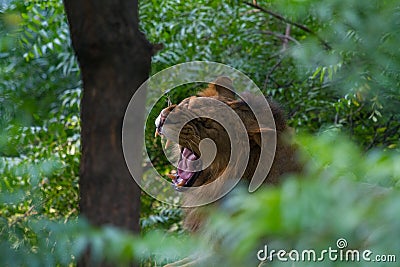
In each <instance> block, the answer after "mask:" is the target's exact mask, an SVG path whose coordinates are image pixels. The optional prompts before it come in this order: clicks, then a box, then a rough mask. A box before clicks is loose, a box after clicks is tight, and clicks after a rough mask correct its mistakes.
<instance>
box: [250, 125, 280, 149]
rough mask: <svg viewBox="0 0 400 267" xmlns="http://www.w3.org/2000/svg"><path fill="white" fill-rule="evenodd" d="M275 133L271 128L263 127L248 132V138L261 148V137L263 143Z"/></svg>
mask: <svg viewBox="0 0 400 267" xmlns="http://www.w3.org/2000/svg"><path fill="white" fill-rule="evenodd" d="M275 132H276V131H275V130H274V129H272V128H268V127H264V128H258V129H254V130H249V131H248V134H249V138H250V139H251V140H253V141H255V142H256V144H257V145H258V146H259V147H261V135H262V136H263V139H264V142H265V140H268V135H270V134H275Z"/></svg>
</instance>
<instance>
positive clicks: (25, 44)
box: [0, 0, 400, 266]
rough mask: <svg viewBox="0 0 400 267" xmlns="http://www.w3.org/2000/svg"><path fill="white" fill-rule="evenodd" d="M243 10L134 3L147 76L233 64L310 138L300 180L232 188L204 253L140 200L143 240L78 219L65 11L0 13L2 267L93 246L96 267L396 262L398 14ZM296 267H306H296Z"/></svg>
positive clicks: (376, 7) (75, 100)
mask: <svg viewBox="0 0 400 267" xmlns="http://www.w3.org/2000/svg"><path fill="white" fill-rule="evenodd" d="M249 2H251V3H252V5H248V4H245V3H244V2H241V1H208V0H201V1H195V2H193V1H192V2H191V1H174V0H168V1H156V0H152V1H141V2H140V19H141V27H142V29H143V31H144V32H145V33H146V36H147V37H148V38H149V39H150V40H151V41H152V42H153V43H163V44H164V49H163V50H161V51H159V52H158V54H156V55H155V56H154V58H153V65H152V67H153V73H155V72H157V71H159V70H161V69H164V68H166V67H168V66H171V65H174V64H177V63H181V62H185V61H190V60H210V61H218V62H222V63H225V64H228V65H230V66H232V67H235V68H237V69H239V70H241V71H243V72H244V73H246V74H247V75H248V76H249V77H251V78H252V79H253V80H254V81H255V82H256V83H257V84H258V85H259V87H260V88H261V89H262V90H263V91H264V92H265V93H266V94H267V95H270V96H271V97H272V98H274V99H276V100H277V101H279V102H280V103H281V104H282V105H283V106H284V107H285V108H286V110H287V112H288V115H289V122H290V124H291V125H292V126H294V127H295V128H296V129H297V130H298V131H299V132H302V131H307V132H310V133H311V134H312V135H304V136H301V137H300V138H299V140H298V141H299V143H300V144H301V147H302V148H303V149H304V150H305V151H306V153H305V156H303V158H304V160H305V162H306V166H307V168H306V172H305V174H304V175H302V177H291V178H289V179H287V180H286V181H285V182H284V183H283V184H282V185H281V186H279V187H275V188H269V189H264V190H260V191H257V192H256V193H255V194H252V195H248V194H247V193H245V192H243V191H241V190H240V189H238V190H237V192H234V194H232V196H231V197H230V198H227V199H226V200H225V201H224V202H223V203H222V205H221V206H220V207H219V208H218V210H216V211H215V214H214V216H213V217H212V219H211V221H210V223H209V225H208V226H207V230H208V231H209V233H211V235H212V236H211V237H207V236H205V235H202V236H200V240H199V239H197V238H193V237H191V238H189V237H188V238H185V235H184V234H183V233H182V228H181V221H180V217H181V213H182V212H181V210H180V209H178V208H176V207H171V206H168V205H165V204H162V203H159V202H156V201H154V200H153V199H151V198H150V197H149V196H147V195H145V194H143V196H142V216H141V226H142V229H143V235H141V236H132V235H129V234H127V233H125V232H123V231H121V230H118V229H114V228H111V227H105V228H101V229H97V228H93V227H92V226H90V225H89V224H88V223H87V222H85V221H83V220H82V219H76V216H77V213H78V211H77V202H78V167H79V156H80V139H79V130H80V128H79V127H80V125H79V102H80V92H81V89H80V86H81V84H80V80H79V69H78V66H77V63H76V59H75V56H74V53H73V51H72V48H71V44H70V41H69V32H68V26H67V23H66V19H65V15H64V11H63V6H62V2H61V1H59V0H50V1H29V0H26V1H14V0H9V1H3V2H1V3H0V32H1V36H0V58H1V61H0V77H1V78H0V114H1V116H0V173H1V176H2V177H1V178H2V179H1V181H0V192H1V195H0V199H1V204H0V247H1V248H2V250H1V253H0V254H1V256H0V265H1V266H21V265H22V266H54V265H60V266H68V265H71V264H73V262H75V261H76V259H77V258H79V257H80V256H81V255H83V253H84V248H85V247H86V245H90V247H91V248H92V249H93V261H94V264H95V263H96V262H98V261H100V260H101V258H102V257H104V258H105V259H106V260H107V261H110V262H113V263H114V264H115V265H118V266H120V265H123V264H126V263H128V262H129V261H131V260H133V259H134V260H137V261H141V262H142V265H143V266H151V265H155V264H158V265H159V264H163V263H165V262H170V261H174V260H176V259H179V258H183V257H185V256H187V255H190V254H192V253H196V252H197V254H199V253H202V254H208V253H209V251H208V250H207V249H210V248H211V246H210V244H209V242H210V239H212V240H213V241H212V243H214V244H215V245H214V246H213V247H212V249H213V250H214V254H212V255H211V256H210V258H209V261H212V262H213V263H214V264H217V265H218V266H247V265H250V264H257V263H258V262H257V258H256V252H257V251H258V250H259V249H262V248H263V246H264V245H265V244H268V245H269V246H271V248H274V249H279V248H282V249H292V248H297V249H310V248H315V249H317V250H320V249H325V248H326V247H327V246H332V247H335V242H336V240H337V239H338V238H340V237H343V238H346V240H347V241H348V242H349V246H350V248H359V249H370V250H372V251H373V252H374V253H376V254H378V253H380V254H387V253H392V254H396V253H397V254H396V256H397V260H399V257H400V255H398V251H399V250H400V244H399V241H398V240H397V236H398V235H399V233H400V225H399V221H400V220H399V216H398V212H396V210H397V209H398V206H399V205H400V203H399V202H400V199H399V192H398V190H399V187H400V182H399V178H400V177H399V174H400V169H399V167H398V164H397V162H398V161H399V156H398V154H396V153H397V151H398V140H399V132H400V131H399V129H400V123H399V121H400V120H399V114H398V104H399V95H400V94H399V86H400V82H399V81H400V78H399V73H400V71H399V69H400V67H399V65H400V63H399V62H400V60H399V57H400V53H399V50H398V43H399V41H400V40H399V39H400V35H399V33H400V32H399V21H400V20H399V14H400V13H399V4H398V3H396V1H394V0H387V1H378V0H368V1H355V0H349V1H339V0H332V1H313V0H303V1H272V0H264V1H249ZM254 3H257V5H254ZM299 26H303V27H299ZM196 90H197V87H196V86H189V87H184V88H183V89H182V88H178V89H177V90H173V91H172V92H170V94H169V97H170V98H171V101H172V102H173V103H177V102H179V101H180V100H181V99H182V98H184V97H186V96H187V95H190V94H193V93H194V92H195V91H196ZM149 93H150V94H151V92H149ZM155 97H158V96H155ZM166 102H167V101H166V98H165V97H164V98H161V99H160V100H159V102H158V105H156V106H155V107H154V109H153V111H152V113H151V114H150V118H149V120H148V121H147V125H146V147H147V148H148V150H149V152H150V156H151V160H152V162H154V163H155V164H156V165H157V166H156V167H157V168H158V170H159V171H160V173H167V172H169V170H170V166H169V164H168V162H167V161H166V159H165V158H163V155H162V154H161V150H160V149H159V148H160V146H161V143H160V140H159V139H158V140H156V139H154V137H153V136H154V120H155V118H156V116H157V114H158V113H159V112H160V110H161V109H162V108H163V107H165V105H166ZM335 132H342V133H345V134H347V135H348V136H350V138H351V140H352V141H355V142H356V143H357V145H355V144H354V143H352V142H350V141H349V140H347V138H346V137H343V136H342V135H337V134H334V133H335ZM364 151H368V152H367V153H364ZM249 218H251V219H249ZM157 229H162V231H158V232H157V231H156V232H155V233H154V231H155V230H157ZM167 232H168V234H167ZM172 234H178V236H177V238H176V236H173V235H172ZM214 240H218V242H214ZM209 264H210V262H207V261H206V262H204V263H203V265H205V266H209ZM281 264H282V263H279V262H277V261H273V262H272V265H274V266H278V265H281ZM323 264H324V266H333V265H335V266H342V264H343V263H342V262H328V261H327V262H324V263H323ZM302 265H306V266H310V265H312V263H309V262H306V263H300V262H296V263H295V266H302ZM349 265H352V266H359V265H360V266H365V265H366V263H365V262H360V263H357V262H355V263H351V264H350V263H349ZM377 266H379V264H377Z"/></svg>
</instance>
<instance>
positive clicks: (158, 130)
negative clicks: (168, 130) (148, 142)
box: [154, 105, 176, 137]
mask: <svg viewBox="0 0 400 267" xmlns="http://www.w3.org/2000/svg"><path fill="white" fill-rule="evenodd" d="M175 106H176V105H171V106H169V107H166V108H164V109H163V110H162V111H161V112H160V115H158V117H157V119H156V121H155V125H156V132H155V135H154V136H155V137H157V136H158V135H162V134H163V133H162V127H163V125H164V123H165V119H166V118H167V116H168V114H169V113H170V112H171V111H172V110H173V109H174V108H175Z"/></svg>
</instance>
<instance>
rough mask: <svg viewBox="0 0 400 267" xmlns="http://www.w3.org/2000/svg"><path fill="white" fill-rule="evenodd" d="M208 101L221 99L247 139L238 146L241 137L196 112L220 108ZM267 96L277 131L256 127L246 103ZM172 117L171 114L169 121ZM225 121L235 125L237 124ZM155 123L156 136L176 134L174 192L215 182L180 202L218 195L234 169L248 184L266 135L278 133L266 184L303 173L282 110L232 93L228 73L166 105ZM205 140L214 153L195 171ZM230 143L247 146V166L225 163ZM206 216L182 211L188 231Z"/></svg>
mask: <svg viewBox="0 0 400 267" xmlns="http://www.w3.org/2000/svg"><path fill="white" fill-rule="evenodd" d="M207 99H208V100H217V101H220V102H222V103H224V104H225V105H227V106H228V107H229V108H230V109H232V110H233V111H234V112H235V113H236V114H237V116H238V117H239V118H240V120H241V122H242V123H243V125H244V126H245V129H246V131H247V136H248V143H246V144H242V143H241V142H242V140H241V139H237V140H235V141H234V143H232V144H231V143H230V142H232V140H231V141H230V136H229V134H228V132H227V131H226V129H224V127H223V126H222V125H221V123H218V122H216V121H215V120H213V119H211V118H208V117H204V116H201V115H198V114H204V112H205V113H206V114H213V112H219V111H218V109H216V108H215V107H214V105H210V104H207V103H206V102H205V100H207ZM265 100H267V102H268V104H269V107H270V109H271V112H272V115H273V120H274V122H275V127H274V128H275V129H271V128H268V127H265V126H262V125H259V124H258V122H257V120H256V117H255V115H254V113H253V111H252V109H251V108H250V107H249V103H253V105H252V106H254V105H255V106H257V104H258V102H260V103H261V104H260V105H258V106H260V108H264V107H265V106H262V103H263V102H262V101H264V103H265ZM171 115H174V116H173V119H170V120H168V117H169V116H171ZM189 115H190V116H189ZM219 115H221V114H219ZM221 116H222V118H224V116H226V115H225V114H222V115H221ZM171 117H172V116H171ZM191 118H193V119H191ZM184 119H186V120H187V121H188V122H187V123H185V124H184V126H183V127H182V128H181V129H179V127H177V126H176V125H178V124H179V123H178V122H179V120H184ZM226 119H227V120H229V119H230V118H229V117H227V118H226ZM229 123H233V124H234V123H235V122H229ZM155 126H156V136H158V135H161V136H162V137H166V138H167V139H170V138H172V137H173V136H178V140H177V142H178V143H179V154H180V156H179V159H178V164H177V166H178V168H177V171H176V172H175V173H173V174H170V175H169V176H170V178H172V182H173V184H174V185H175V188H176V189H177V190H182V189H185V188H189V187H201V186H203V185H207V184H209V183H212V182H214V183H215V182H216V183H215V186H214V185H213V188H212V190H210V189H207V190H203V191H202V190H201V189H200V190H199V191H197V192H198V193H196V194H195V195H190V194H184V196H183V202H184V204H185V203H190V202H191V201H193V200H194V199H197V198H202V197H210V196H214V195H217V194H219V193H220V192H221V191H222V190H223V189H224V187H225V186H227V185H230V184H231V180H232V179H231V178H232V177H235V175H238V173H242V175H241V176H240V179H241V181H243V182H250V179H251V177H252V176H253V174H254V172H255V169H256V167H257V164H258V162H259V158H260V151H261V146H262V142H261V136H262V135H263V139H264V138H265V139H264V140H266V142H268V140H272V139H270V134H274V135H275V133H276V151H275V155H274V158H273V162H272V166H271V167H270V170H269V172H268V175H266V179H265V180H264V184H270V185H276V184H277V183H278V182H279V181H280V179H281V177H282V176H283V175H284V174H288V173H296V172H299V171H301V164H300V163H299V162H298V160H297V157H296V154H297V153H296V151H297V148H296V146H295V145H294V144H291V143H289V142H287V136H289V135H290V132H291V129H290V128H289V127H288V126H287V123H286V118H285V113H284V111H283V109H282V108H281V107H280V106H279V105H278V104H277V103H276V102H274V101H272V100H271V99H269V98H265V99H257V97H255V96H254V95H252V94H250V93H249V94H247V95H246V94H242V95H241V97H239V96H238V95H237V94H235V93H234V90H233V82H232V80H231V79H230V78H228V77H219V78H217V79H216V80H215V81H214V82H212V83H210V84H209V85H208V87H207V88H205V89H204V90H202V91H200V92H199V93H198V94H197V95H196V96H190V97H188V98H186V99H184V100H183V101H181V102H180V103H179V104H174V105H170V106H168V107H167V108H165V109H163V110H162V111H161V113H160V114H159V116H158V117H157V119H156V121H155ZM205 138H209V139H211V140H212V141H213V142H214V144H215V148H216V150H217V152H216V155H215V158H214V159H213V161H212V162H211V164H210V165H209V166H208V167H207V168H205V169H204V170H197V169H196V166H195V165H196V164H199V162H198V159H199V158H200V155H201V151H200V150H201V146H200V143H201V140H203V139H205ZM168 142H169V141H167V143H168ZM231 145H236V146H238V145H239V146H243V145H248V147H249V160H248V163H247V166H241V167H238V166H236V165H235V164H233V167H227V166H228V164H229V163H228V162H229V161H230V160H232V155H231V152H232V149H231ZM233 156H235V155H233ZM236 158H237V159H239V158H240V155H237V157H236ZM240 169H242V170H240ZM243 170H244V171H243ZM206 216H207V215H206V213H205V212H204V209H203V208H202V207H195V208H188V209H185V215H184V228H185V229H187V230H189V231H191V232H196V231H198V230H199V229H200V228H201V226H202V224H203V223H204V221H205V219H206V218H205V217H206Z"/></svg>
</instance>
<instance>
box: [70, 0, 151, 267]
mask: <svg viewBox="0 0 400 267" xmlns="http://www.w3.org/2000/svg"><path fill="white" fill-rule="evenodd" d="M64 5H65V10H66V13H67V17H68V21H69V26H70V31H71V39H72V45H73V47H74V49H75V52H76V55H77V57H78V62H79V65H80V68H81V73H82V81H83V96H82V100H81V129H82V130H81V142H82V157H81V164H80V182H79V185H80V203H79V204H80V211H81V214H82V215H83V216H84V217H86V218H87V219H88V220H89V221H90V222H91V223H92V224H94V225H105V224H110V225H114V226H117V227H121V228H124V229H128V230H131V231H135V232H137V231H138V230H139V207H140V190H139V188H138V186H137V185H136V183H135V182H134V180H133V179H132V177H131V176H130V173H129V171H128V168H127V167H126V164H125V160H124V157H123V153H122V144H121V135H122V133H121V129H122V121H123V116H124V112H125V109H126V107H127V105H128V103H129V100H130V98H131V97H132V95H133V94H134V92H135V91H136V89H137V88H138V87H139V86H140V85H141V84H142V83H143V82H144V81H145V80H146V79H147V78H148V76H149V72H150V63H151V54H152V46H151V44H150V43H149V42H148V41H147V40H146V39H145V37H144V35H143V34H142V33H141V32H140V31H139V29H138V23H139V20H138V3H137V0H125V1H123V0H120V1H115V0H64ZM143 114H144V110H143ZM138 117H143V116H138ZM143 119H144V118H143ZM137 125H143V124H142V122H138V124H137ZM140 141H141V140H138V144H137V145H136V149H137V150H136V151H137V159H136V160H137V161H139V164H136V165H137V166H140V160H141V143H139V142H140ZM84 261H85V260H84ZM87 264H89V263H87ZM82 265H86V264H85V263H84V262H83V264H82Z"/></svg>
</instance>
